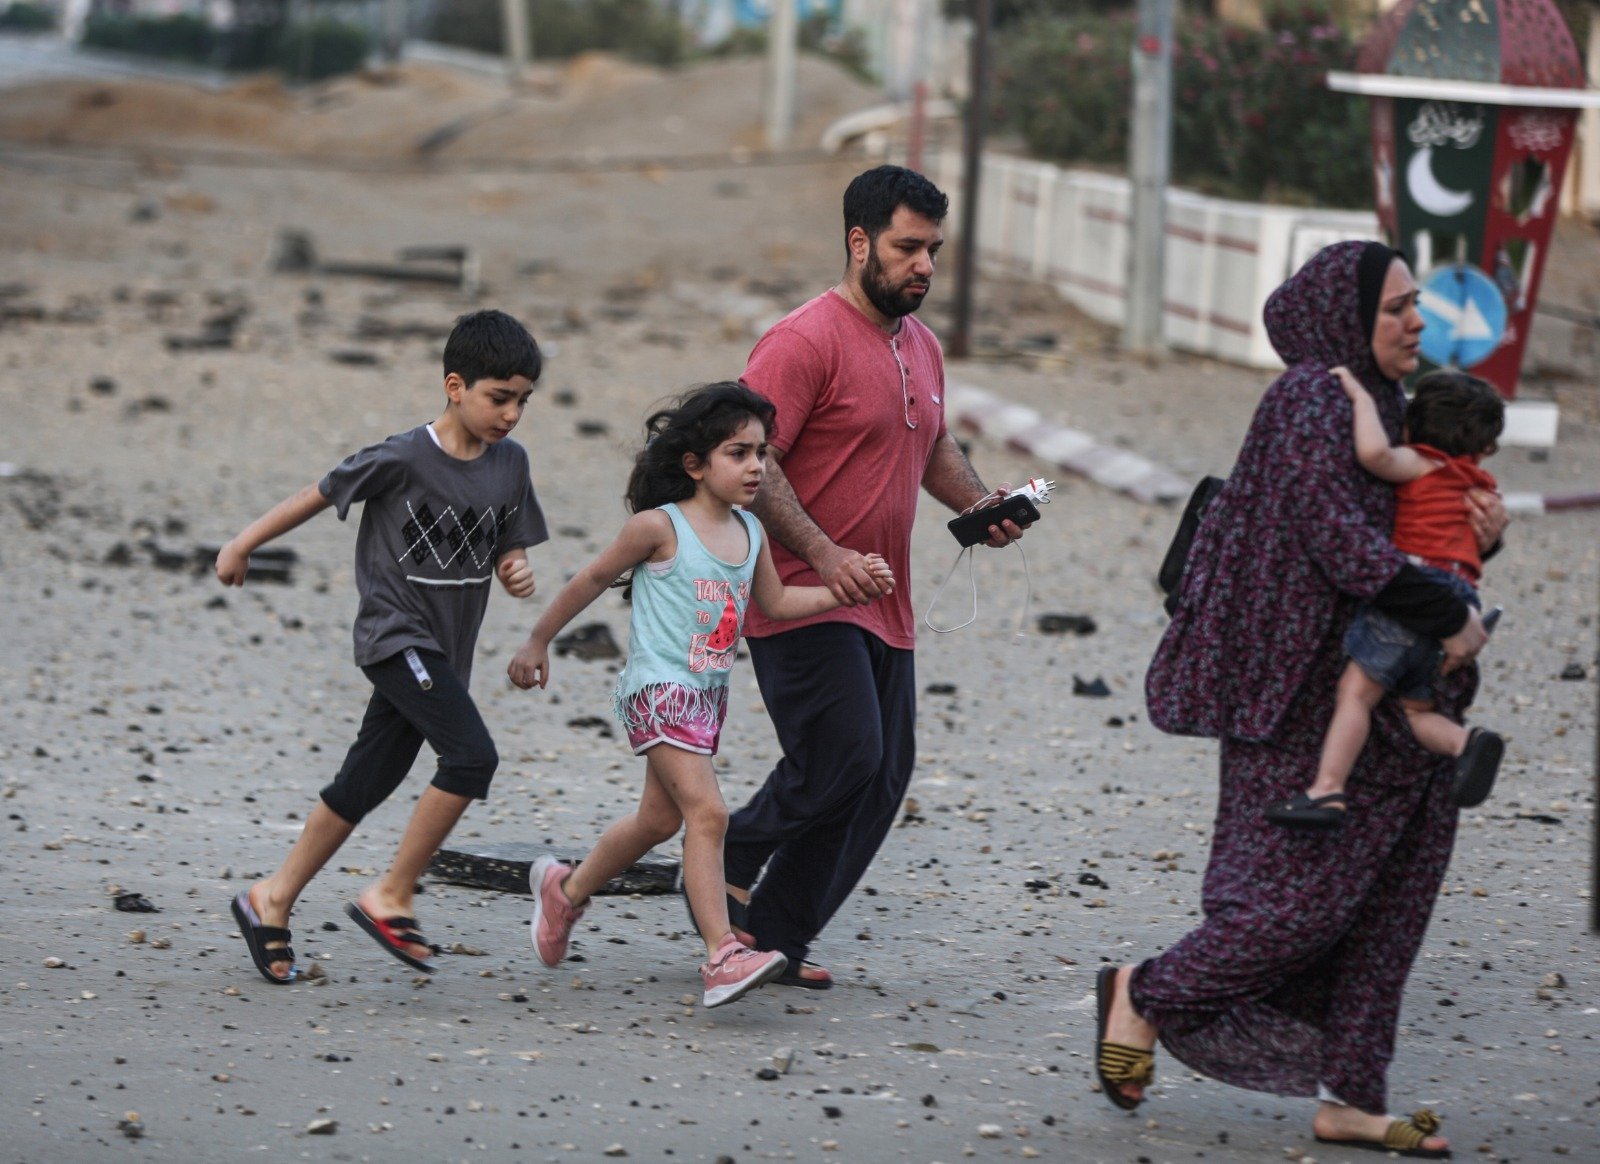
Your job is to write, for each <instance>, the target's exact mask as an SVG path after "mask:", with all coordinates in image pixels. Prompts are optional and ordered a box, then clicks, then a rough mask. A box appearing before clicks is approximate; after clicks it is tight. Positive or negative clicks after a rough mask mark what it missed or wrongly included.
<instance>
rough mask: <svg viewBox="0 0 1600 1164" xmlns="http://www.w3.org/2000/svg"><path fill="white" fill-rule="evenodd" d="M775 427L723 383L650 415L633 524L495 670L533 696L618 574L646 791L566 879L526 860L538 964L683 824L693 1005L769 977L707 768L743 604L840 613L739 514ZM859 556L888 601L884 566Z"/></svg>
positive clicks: (758, 403)
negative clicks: (736, 919) (733, 877)
mask: <svg viewBox="0 0 1600 1164" xmlns="http://www.w3.org/2000/svg"><path fill="white" fill-rule="evenodd" d="M774 417H775V410H774V408H773V406H772V403H771V402H770V401H768V400H767V399H766V398H765V397H764V396H761V395H760V394H759V393H756V392H753V391H751V390H750V389H748V388H746V387H744V386H743V385H742V384H736V383H721V384H709V385H707V386H705V387H703V388H698V389H695V390H694V391H692V392H689V393H687V394H686V395H684V396H683V397H681V398H680V399H679V400H678V401H677V402H676V403H675V404H674V405H673V406H672V407H671V408H667V409H664V410H662V411H660V412H657V413H655V414H654V415H653V416H651V417H650V418H649V420H647V421H646V422H645V433H646V443H645V446H644V448H643V449H642V450H641V451H640V453H639V456H638V459H637V460H636V461H635V463H634V468H633V474H632V476H631V477H630V478H629V481H628V492H627V501H628V507H629V508H630V509H631V510H633V516H632V517H631V518H629V519H628V521H627V522H626V523H625V524H624V525H623V527H622V531H621V532H620V533H619V534H618V535H617V537H616V540H615V541H613V542H612V543H611V545H610V546H608V547H607V548H606V549H605V550H603V551H602V552H601V553H600V555H599V556H598V557H596V558H595V559H594V561H592V562H590V563H589V565H588V566H586V567H584V569H583V570H581V571H580V572H579V573H578V574H577V575H575V576H574V577H573V579H572V581H570V582H568V583H567V584H566V586H564V587H563V588H562V590H561V592H560V593H559V594H557V595H556V597H555V598H554V600H553V601H552V602H551V603H550V606H549V608H548V609H546V611H545V612H544V614H543V615H542V616H541V617H540V619H539V621H538V622H537V623H536V624H535V625H534V628H533V631H532V633H530V634H529V636H528V641H527V642H526V643H524V644H523V646H522V648H521V649H520V650H519V651H517V653H516V655H515V656H514V657H513V658H512V660H511V664H510V666H509V667H508V668H507V673H508V674H509V675H510V677H511V681H512V682H513V683H515V684H516V685H517V686H518V687H521V688H524V689H526V688H529V687H533V686H535V685H537V686H539V687H541V688H542V687H544V686H545V684H546V683H547V682H548V681H549V677H550V642H551V640H552V639H554V638H555V636H556V635H557V634H558V633H560V631H561V629H562V628H563V627H565V626H566V625H567V623H569V622H570V621H572V619H573V618H575V617H576V616H577V615H578V614H579V613H580V612H581V611H583V610H584V609H585V608H586V607H587V606H589V604H590V603H592V602H593V601H594V600H595V599H596V598H598V597H599V596H600V595H601V594H602V593H604V592H605V590H606V589H608V588H609V587H610V586H612V585H613V584H614V583H615V582H616V580H617V579H618V578H619V577H623V576H624V575H628V576H630V577H631V581H630V583H629V584H630V586H631V590H632V599H633V613H632V618H631V621H630V624H629V643H628V662H627V665H626V666H625V667H624V668H623V671H622V675H621V677H620V678H619V679H618V682H617V689H616V693H615V696H614V700H613V703H614V709H615V711H616V714H617V717H618V718H619V719H620V720H621V721H622V724H623V727H624V728H625V729H626V730H627V733H628V740H629V743H630V744H631V745H632V747H633V750H634V752H635V754H640V755H643V756H644V758H645V780H644V792H643V794H642V795H641V796H640V798H639V807H638V808H637V809H636V810H635V811H633V812H632V813H629V814H628V815H627V816H625V817H623V818H622V819H621V820H618V821H616V822H614V823H613V824H612V825H611V826H610V827H609V828H607V829H606V830H605V832H604V833H603V834H602V835H601V837H600V840H599V842H598V843H597V844H596V845H595V847H594V848H593V849H592V850H590V852H589V855H588V856H586V857H585V858H584V859H583V860H582V861H581V862H580V863H579V864H578V865H577V866H576V867H575V868H569V867H568V866H566V865H563V864H561V863H560V862H558V861H557V860H556V859H555V858H554V857H549V856H546V857H542V858H540V859H539V860H538V861H537V862H535V863H534V867H533V871H532V873H531V875H530V888H531V890H532V892H533V903H534V904H533V926H532V934H533V944H534V947H535V949H536V950H537V951H538V954H539V959H540V960H541V961H542V962H543V963H544V964H545V965H546V966H556V965H559V964H560V962H561V960H562V959H563V958H565V957H566V953H567V943H568V940H569V938H570V936H571V933H572V927H573V926H574V925H575V924H576V923H577V921H578V919H579V918H580V917H582V916H583V913H584V907H585V906H586V905H587V904H588V901H589V898H590V896H591V895H592V894H594V893H596V892H598V891H599V889H600V888H601V886H603V885H604V884H605V883H606V882H607V881H610V880H611V879H612V878H614V877H616V876H618V875H620V874H621V873H622V872H624V871H625V870H626V869H627V868H628V867H629V866H630V865H632V864H634V862H636V861H638V860H639V858H641V857H643V856H644V855H645V854H646V853H648V852H649V851H650V850H651V849H652V848H654V847H655V846H656V845H659V844H663V843H665V842H666V841H669V840H671V839H672V838H673V837H674V836H676V835H677V833H678V829H679V827H680V826H683V827H684V829H685V832H684V839H683V881H684V889H685V892H686V893H687V894H688V898H689V906H690V909H691V911H692V912H693V914H694V917H695V919H696V921H697V923H698V925H699V927H700V936H701V937H702V938H703V939H704V940H705V945H706V962H705V964H704V965H703V966H701V967H700V977H701V982H702V985H703V986H704V995H703V999H702V1001H703V1005H705V1006H707V1007H712V1006H721V1005H722V1004H724V1003H727V1002H732V1001H733V1000H734V999H736V998H738V997H740V996H741V995H743V994H745V993H746V992H747V991H749V990H751V989H753V988H755V987H757V986H760V985H761V984H763V983H765V982H768V981H770V980H771V979H773V978H775V977H777V976H778V975H779V974H781V973H783V970H784V967H785V959H784V956H783V955H782V954H780V953H778V952H776V951H761V950H754V949H751V948H750V947H749V946H748V945H747V944H746V943H745V942H744V941H741V940H740V936H739V935H737V934H736V933H735V932H734V930H733V928H732V927H731V926H730V925H729V922H728V910H727V899H726V897H725V893H724V885H723V866H722V837H723V834H724V833H725V832H726V830H727V824H728V809H727V806H726V805H725V804H724V803H723V800H722V792H721V789H719V788H718V786H717V777H716V772H715V770H714V769H713V768H712V766H711V757H712V756H713V755H715V754H716V750H717V740H718V737H719V735H720V732H721V729H722V722H723V719H724V718H725V716H726V715H727V706H728V671H729V669H730V668H731V667H732V666H733V661H734V657H735V654H736V651H737V646H738V641H739V633H740V631H741V629H742V628H743V625H744V612H745V608H746V606H747V605H748V603H749V601H750V600H751V599H752V598H754V599H755V601H756V603H757V604H758V605H759V606H760V608H761V612H762V613H763V614H765V615H766V616H767V617H768V618H772V619H792V618H806V617H808V616H810V615H813V614H820V613H822V612H823V611H826V610H832V609H833V608H834V607H835V606H837V605H839V600H838V599H837V598H835V597H834V595H833V593H832V592H831V591H829V590H828V588H827V587H825V586H785V585H784V584H783V581H782V580H781V579H780V578H779V577H778V572H777V570H776V568H774V566H773V564H772V554H771V551H770V550H769V549H768V547H767V544H766V538H765V536H764V533H763V531H762V528H761V523H760V522H759V521H757V520H756V518H755V517H754V515H752V514H750V513H747V512H745V511H744V510H743V509H741V508H738V507H740V506H745V505H748V504H750V502H751V501H752V500H753V499H754V498H755V495H756V490H757V489H758V488H759V487H760V485H761V479H762V476H763V474H764V472H765V469H766V458H767V439H768V437H769V436H770V434H771V432H772V425H773V420H774ZM867 557H868V561H869V563H870V564H871V568H872V570H873V572H874V574H875V575H876V576H877V577H878V579H879V582H880V585H881V586H882V587H883V589H884V592H885V593H887V592H888V591H889V590H890V589H891V588H892V587H893V584H894V578H893V575H892V574H891V573H890V571H889V567H888V565H887V563H885V562H884V561H883V559H882V558H880V557H879V556H878V555H876V554H868V555H867Z"/></svg>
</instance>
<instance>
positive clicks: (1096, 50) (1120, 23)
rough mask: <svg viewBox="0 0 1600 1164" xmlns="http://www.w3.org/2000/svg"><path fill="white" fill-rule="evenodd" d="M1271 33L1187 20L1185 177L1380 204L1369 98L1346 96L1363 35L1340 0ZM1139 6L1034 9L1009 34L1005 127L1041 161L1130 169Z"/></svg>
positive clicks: (997, 93)
mask: <svg viewBox="0 0 1600 1164" xmlns="http://www.w3.org/2000/svg"><path fill="white" fill-rule="evenodd" d="M1267 18H1268V23H1267V27H1266V28H1265V29H1264V30H1259V31H1258V30H1255V29H1249V28H1242V27H1239V26H1236V25H1230V24H1226V23H1224V22H1222V21H1219V20H1216V19H1213V18H1209V17H1204V16H1180V19H1179V22H1178V27H1177V30H1176V35H1175V37H1174V44H1173V62H1172V108H1173V125H1172V172H1173V180H1174V181H1175V182H1177V183H1179V184H1182V185H1185V186H1190V187H1194V188H1197V189H1201V190H1205V191H1208V192H1211V193H1216V194H1221V195H1224V196H1227V197H1233V198H1245V199H1252V200H1255V199H1259V200H1265V201H1279V202H1295V203H1308V202H1309V203H1315V204H1319V205H1324V206H1369V205H1371V202H1372V178H1371V168H1370V158H1371V144H1370V143H1371V139H1370V135H1369V120H1368V109H1367V103H1366V101H1365V99H1363V98H1359V97H1352V96H1348V95H1346V94H1343V93H1334V92H1332V91H1331V90H1329V89H1328V88H1327V87H1326V85H1325V84H1324V81H1325V78H1326V76H1327V74H1328V72H1329V70H1331V69H1349V68H1352V67H1353V66H1354V62H1355V55H1356V44H1355V42H1354V41H1353V40H1352V39H1351V38H1350V37H1349V36H1347V35H1346V33H1345V32H1344V31H1343V30H1342V29H1341V28H1340V27H1339V26H1338V25H1336V24H1335V23H1334V21H1333V18H1332V16H1331V14H1330V11H1329V8H1328V5H1327V0H1288V2H1285V3H1280V4H1279V5H1277V6H1276V7H1273V8H1272V9H1271V10H1270V11H1269V12H1268V14H1267ZM1135 35H1136V24H1135V21H1134V18H1133V14H1132V12H1131V11H1130V12H1124V13H1116V14H1112V15H1109V16H1094V15H1089V16H1078V17H1035V18H1032V19H1028V20H1023V21H1019V22H1017V23H1016V24H1014V25H1011V26H1008V27H1006V28H1005V29H1003V30H1001V31H1000V33H999V34H998V37H997V50H996V67H995V78H996V83H995V88H994V108H993V109H992V114H993V116H994V119H995V124H996V125H997V126H999V127H1001V128H1009V129H1012V130H1015V131H1016V132H1017V133H1019V134H1020V135H1021V136H1022V138H1023V140H1024V141H1026V142H1027V145H1028V148H1029V149H1030V150H1031V151H1032V152H1033V153H1035V154H1037V155H1039V156H1041V157H1047V158H1052V159H1057V160H1060V161H1064V162H1080V163H1091V164H1100V165H1111V166H1117V167H1122V166H1125V165H1126V164H1127V160H1128V118H1129V113H1130V106H1131V103H1132V99H1133V83H1132V66H1131V55H1132V52H1133V43H1134V38H1135Z"/></svg>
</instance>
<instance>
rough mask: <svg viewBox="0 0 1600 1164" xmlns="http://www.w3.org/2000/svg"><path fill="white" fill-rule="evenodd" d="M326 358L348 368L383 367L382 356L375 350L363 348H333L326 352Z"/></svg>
mask: <svg viewBox="0 0 1600 1164" xmlns="http://www.w3.org/2000/svg"><path fill="white" fill-rule="evenodd" d="M328 359H330V360H332V361H333V362H334V363H336V364H344V365H345V366H346V367H350V368H381V367H383V357H382V356H380V355H379V354H378V353H377V352H369V351H367V350H366V349H365V348H335V349H334V350H333V351H331V352H329V353H328Z"/></svg>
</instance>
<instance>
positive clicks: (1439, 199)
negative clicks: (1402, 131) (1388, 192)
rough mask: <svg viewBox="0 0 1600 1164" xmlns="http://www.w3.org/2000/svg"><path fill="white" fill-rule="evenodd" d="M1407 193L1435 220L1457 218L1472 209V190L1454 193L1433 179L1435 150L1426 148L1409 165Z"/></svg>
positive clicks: (1412, 157)
mask: <svg viewBox="0 0 1600 1164" xmlns="http://www.w3.org/2000/svg"><path fill="white" fill-rule="evenodd" d="M1406 189H1408V190H1410V191H1411V197H1412V199H1413V200H1414V201H1415V202H1416V204H1417V205H1418V206H1420V207H1422V209H1424V210H1426V211H1427V212H1428V213H1429V214H1431V215H1433V216H1434V217H1435V218H1454V217H1455V216H1456V215H1458V214H1460V213H1461V212H1462V211H1464V210H1465V209H1466V208H1467V207H1469V206H1471V205H1472V199H1473V195H1472V192H1471V191H1469V190H1451V189H1449V188H1447V187H1445V186H1441V185H1439V180H1438V179H1437V178H1435V177H1434V176H1433V147H1432V146H1423V147H1422V148H1421V149H1419V150H1417V152H1416V153H1414V154H1412V155H1411V161H1410V162H1408V163H1406Z"/></svg>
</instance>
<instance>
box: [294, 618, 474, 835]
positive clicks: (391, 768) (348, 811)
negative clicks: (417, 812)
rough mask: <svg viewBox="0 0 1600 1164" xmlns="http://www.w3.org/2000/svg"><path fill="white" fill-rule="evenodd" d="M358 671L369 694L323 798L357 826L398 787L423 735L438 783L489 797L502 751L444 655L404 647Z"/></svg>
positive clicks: (446, 788) (448, 789)
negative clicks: (433, 756)
mask: <svg viewBox="0 0 1600 1164" xmlns="http://www.w3.org/2000/svg"><path fill="white" fill-rule="evenodd" d="M361 670H362V673H363V674H365V675H366V677H367V678H368V679H370V680H371V681H372V686H373V692H372V699H371V700H370V701H369V702H368V703H367V714H366V716H365V718H363V719H362V721H361V729H360V730H359V731H358V732H357V733H356V741H355V743H353V744H351V745H350V751H349V752H348V753H347V754H346V755H345V758H344V767H342V768H340V769H339V774H338V775H337V776H335V777H334V778H333V783H332V784H329V785H328V786H327V787H326V788H324V789H323V790H322V800H323V803H325V804H326V805H327V806H328V807H329V808H331V809H332V810H333V811H334V812H335V813H337V814H338V815H339V816H340V817H341V818H342V819H344V820H347V821H349V822H350V823H351V824H356V823H357V822H359V821H360V820H361V819H362V818H363V817H365V816H366V815H367V814H368V813H369V812H371V811H372V810H373V809H375V808H377V807H378V805H380V804H382V803H383V802H384V801H385V800H387V799H388V798H389V794H390V793H392V792H393V791H394V790H395V789H396V788H398V787H399V786H400V782H401V781H402V780H404V779H405V778H406V774H407V773H408V772H410V771H411V765H412V764H413V763H415V762H416V759H417V753H418V752H420V751H421V750H422V744H423V741H424V740H426V741H427V742H428V744H429V745H430V746H431V747H432V748H433V750H434V751H435V752H437V753H438V754H439V767H438V770H437V771H435V772H434V774H433V786H434V787H435V788H438V789H440V790H442V791H444V792H452V793H454V794H455V795H457V796H466V797H470V798H471V799H473V800H482V799H483V798H484V797H485V796H487V795H488V793H489V781H490V780H491V779H492V778H493V777H494V770H495V768H496V767H497V766H498V765H499V763H500V757H499V754H498V753H496V751H495V747H494V740H493V739H491V738H490V736H489V729H488V728H487V727H486V726H484V722H483V717H482V716H481V715H479V714H478V705H477V704H475V703H473V702H472V696H471V695H469V694H468V693H467V687H466V684H465V683H463V682H462V681H461V679H460V677H459V676H458V675H457V674H456V673H455V671H454V670H453V669H452V668H451V666H450V664H449V663H448V662H446V660H445V657H444V656H443V655H442V654H440V653H439V652H438V651H430V650H427V649H425V648H421V647H407V648H406V649H405V650H404V651H401V652H400V653H398V654H395V655H391V656H389V657H388V658H387V659H384V660H382V661H381V662H378V663H373V664H372V665H371V666H368V667H363V668H361Z"/></svg>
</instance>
